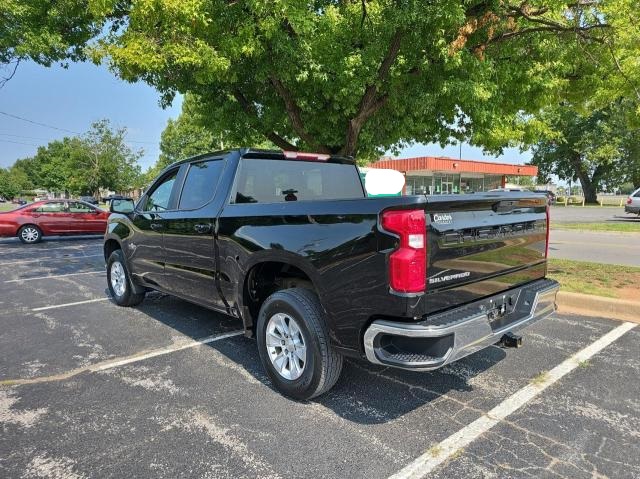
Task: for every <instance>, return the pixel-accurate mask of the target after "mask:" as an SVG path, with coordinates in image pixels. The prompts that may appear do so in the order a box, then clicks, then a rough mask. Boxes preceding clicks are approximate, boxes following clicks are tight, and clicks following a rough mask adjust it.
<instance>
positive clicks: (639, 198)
mask: <svg viewBox="0 0 640 479" xmlns="http://www.w3.org/2000/svg"><path fill="white" fill-rule="evenodd" d="M624 211H625V213H633V214H635V215H640V188H638V189H637V190H636V191H634V192H633V193H631V196H629V199H627V204H626V205H624Z"/></svg>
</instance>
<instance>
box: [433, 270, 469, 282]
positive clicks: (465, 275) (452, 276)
mask: <svg viewBox="0 0 640 479" xmlns="http://www.w3.org/2000/svg"><path fill="white" fill-rule="evenodd" d="M449 271H451V270H448V269H445V270H444V271H440V272H439V273H438V274H436V275H435V276H432V277H431V278H429V284H440V283H445V282H447V281H453V280H456V279H463V278H468V277H469V276H471V272H470V271H463V272H461V273H454V274H447V275H445V276H442V275H443V274H444V273H447V272H449Z"/></svg>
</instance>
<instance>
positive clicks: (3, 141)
mask: <svg viewBox="0 0 640 479" xmlns="http://www.w3.org/2000/svg"><path fill="white" fill-rule="evenodd" d="M0 142H1V143H13V144H16V145H26V146H39V145H34V144H33V143H23V142H21V141H11V140H0Z"/></svg>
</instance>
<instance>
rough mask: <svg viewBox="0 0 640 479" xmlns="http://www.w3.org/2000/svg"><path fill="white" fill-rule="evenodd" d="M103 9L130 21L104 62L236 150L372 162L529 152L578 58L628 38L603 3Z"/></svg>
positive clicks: (283, 1)
mask: <svg viewBox="0 0 640 479" xmlns="http://www.w3.org/2000/svg"><path fill="white" fill-rule="evenodd" d="M630 1H631V0H614V2H615V4H616V6H617V7H616V8H621V9H622V8H623V7H625V6H626V7H628V5H626V4H627V3H629V2H630ZM90 4H91V5H92V11H93V12H94V13H95V14H99V15H102V16H109V17H111V18H113V17H116V16H117V15H118V12H117V11H116V9H118V11H119V12H125V13H124V14H125V16H126V24H123V25H122V28H119V29H117V30H114V31H112V32H111V33H110V34H109V35H106V36H105V37H104V38H102V39H101V40H100V42H99V43H98V46H97V47H96V48H95V49H94V50H93V55H94V59H95V60H97V61H98V60H103V59H107V61H108V62H109V64H110V65H111V67H112V68H113V69H114V70H115V71H116V72H117V73H118V74H119V75H120V76H121V77H123V78H125V79H127V80H130V81H137V80H143V81H145V82H147V83H149V84H151V85H153V86H154V87H156V88H157V89H158V91H159V92H160V93H161V94H162V98H163V100H164V102H165V103H168V102H169V101H171V99H172V98H173V96H174V94H175V93H176V92H181V93H192V94H194V96H195V98H196V102H197V105H198V106H197V108H198V109H199V110H200V111H201V112H202V113H203V114H205V115H207V116H208V117H209V118H211V119H212V120H211V121H212V122H214V123H216V124H217V126H218V128H215V126H216V125H213V126H212V131H214V132H216V133H218V132H223V133H224V135H225V141H226V142H227V143H233V144H235V145H239V144H251V143H253V141H254V140H255V138H256V136H259V137H262V138H267V139H268V140H270V141H271V142H273V143H274V144H275V145H277V146H278V147H281V148H284V149H292V150H298V149H311V150H315V151H320V152H331V153H341V154H347V155H355V154H358V155H359V156H360V157H365V158H373V157H375V156H376V155H377V154H379V153H380V152H382V151H384V150H388V149H397V148H400V147H402V146H403V145H405V144H407V143H411V142H414V141H418V142H425V143H428V142H433V141H435V142H440V143H446V142H448V141H450V140H451V139H452V138H461V139H467V140H470V141H471V142H473V143H475V144H478V145H482V146H486V147H489V148H495V149H497V148H500V146H503V145H505V144H506V143H508V142H509V141H511V140H514V137H515V139H516V140H518V139H519V138H518V135H520V134H521V133H520V132H519V131H518V130H517V129H514V125H515V124H516V123H517V120H518V119H519V118H520V117H522V115H523V114H525V115H526V114H531V113H535V112H537V111H538V110H539V109H540V108H541V107H543V106H545V105H547V104H549V103H552V102H557V101H558V100H559V99H560V98H561V96H562V94H563V89H565V88H566V86H567V82H568V78H569V77H570V75H571V71H572V69H573V63H575V62H573V61H572V60H571V59H570V58H569V56H568V55H567V52H573V51H574V48H576V45H579V46H580V48H583V49H585V50H587V51H590V50H591V49H595V48H598V47H599V46H601V45H602V44H603V42H604V41H605V36H606V35H615V33H614V28H613V26H611V25H609V23H607V22H608V19H609V17H608V14H607V15H604V13H603V12H604V10H603V9H602V8H601V7H602V5H604V3H603V2H602V3H601V2H599V1H597V0H578V1H575V0H525V1H521V0H519V1H515V2H512V1H506V0H470V1H461V0H429V1H418V0H393V1H392V0H364V1H344V2H335V1H328V0H325V1H322V0H316V1H313V2H301V1H298V0H275V1H273V0H269V1H267V0H238V1H234V2H228V1H212V0H190V1H182V0H135V1H125V0H117V1H116V0H94V1H91V2H90ZM617 13H619V14H620V15H622V14H623V12H617ZM609 32H610V33H609ZM630 65H631V64H629V66H630ZM625 68H627V69H628V66H627V67H625Z"/></svg>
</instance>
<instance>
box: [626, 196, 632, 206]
mask: <svg viewBox="0 0 640 479" xmlns="http://www.w3.org/2000/svg"><path fill="white" fill-rule="evenodd" d="M631 203H633V200H632V199H631V197H629V198H627V204H628V205H630V204H631Z"/></svg>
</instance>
